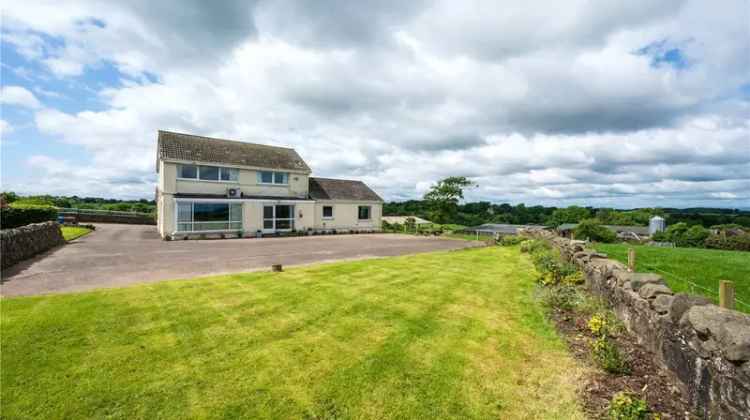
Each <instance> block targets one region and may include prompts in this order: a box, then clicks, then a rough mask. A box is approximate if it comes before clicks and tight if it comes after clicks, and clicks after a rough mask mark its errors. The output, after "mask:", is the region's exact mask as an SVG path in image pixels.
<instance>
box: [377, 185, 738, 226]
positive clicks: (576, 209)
mask: <svg viewBox="0 0 750 420" xmlns="http://www.w3.org/2000/svg"><path fill="white" fill-rule="evenodd" d="M472 186H474V183H472V182H471V181H470V180H469V179H468V178H465V177H449V178H446V179H443V180H441V181H438V182H437V183H436V184H435V185H433V186H432V187H431V188H430V190H429V191H428V192H427V193H426V194H425V195H424V197H423V199H422V200H408V201H400V202H396V201H392V202H387V203H385V204H384V205H383V215H384V216H417V217H421V218H423V219H427V220H430V221H432V222H434V223H439V224H457V225H464V226H478V225H481V224H484V223H507V224H519V225H525V224H537V225H546V226H553V227H557V226H559V225H561V224H563V223H579V222H581V221H583V220H587V219H597V220H598V221H599V223H601V224H605V225H626V226H633V225H635V226H646V225H648V222H649V220H650V219H651V218H652V217H653V216H656V215H659V216H662V217H664V218H665V220H666V222H667V224H668V225H670V224H677V223H685V224H686V225H687V226H694V225H700V226H704V227H706V228H708V227H711V226H715V225H729V224H736V225H740V226H744V227H750V211H742V210H737V209H718V208H717V209H714V208H689V209H676V208H639V209H632V210H619V209H614V208H597V207H581V206H569V207H545V206H538V205H537V206H526V205H524V204H523V203H522V204H517V205H512V204H508V203H503V204H496V203H491V202H489V201H479V202H469V203H461V202H460V201H461V200H462V199H463V197H464V196H463V190H464V189H465V188H469V187H472Z"/></svg>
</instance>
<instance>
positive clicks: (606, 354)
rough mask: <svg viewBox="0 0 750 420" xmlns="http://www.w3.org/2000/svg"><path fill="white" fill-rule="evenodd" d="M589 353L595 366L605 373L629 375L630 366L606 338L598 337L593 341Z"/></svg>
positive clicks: (613, 344)
mask: <svg viewBox="0 0 750 420" xmlns="http://www.w3.org/2000/svg"><path fill="white" fill-rule="evenodd" d="M591 351H592V352H593V355H594V360H595V361H596V364H597V365H599V367H600V368H602V369H603V370H604V371H605V372H609V373H616V374H628V373H630V366H628V363H627V361H626V360H625V359H624V358H623V357H622V355H621V354H620V350H618V349H617V346H615V343H613V342H612V341H611V340H610V339H608V338H607V337H599V338H597V339H596V340H595V341H594V344H593V346H592V349H591Z"/></svg>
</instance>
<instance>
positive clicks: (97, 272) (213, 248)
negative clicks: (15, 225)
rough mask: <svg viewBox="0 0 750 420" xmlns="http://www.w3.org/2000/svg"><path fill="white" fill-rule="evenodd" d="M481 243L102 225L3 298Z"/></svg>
mask: <svg viewBox="0 0 750 420" xmlns="http://www.w3.org/2000/svg"><path fill="white" fill-rule="evenodd" d="M477 245H479V243H478V242H469V241H461V240H451V239H440V238H426V237H416V236H409V235H395V234H366V235H335V236H309V237H295V238H265V239H223V240H190V241H172V242H167V241H162V240H161V239H160V238H159V236H158V234H157V232H156V228H155V227H154V226H138V225H116V224H100V225H96V230H95V231H94V232H92V233H90V234H88V235H86V236H84V237H83V238H80V239H77V240H75V241H73V242H70V243H68V244H67V245H64V246H62V247H59V248H56V249H53V250H51V251H48V252H46V253H44V254H41V255H39V256H37V257H35V258H32V259H31V260H27V261H24V262H22V263H20V264H18V265H16V266H14V267H11V268H9V269H7V270H5V271H3V273H2V281H3V284H2V290H1V293H2V295H3V296H19V295H37V294H45V293H57V292H72V291H81V290H88V289H95V288H102V287H119V286H124V285H128V284H135V283H149V282H156V281H160V280H167V279H178V278H190V277H195V276H203V275H209V274H221V273H237V272H243V271H254V270H265V269H269V268H270V266H271V264H277V263H280V264H283V265H285V266H288V265H299V264H309V263H314V262H322V261H334V260H344V259H361V258H372V257H385V256H395V255H404V254H414V253H419V252H426V251H440V250H451V249H460V248H468V247H472V246H477Z"/></svg>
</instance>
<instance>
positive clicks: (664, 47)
mask: <svg viewBox="0 0 750 420" xmlns="http://www.w3.org/2000/svg"><path fill="white" fill-rule="evenodd" d="M634 54H636V55H644V56H647V57H650V58H651V66H652V67H663V66H665V65H668V66H671V67H672V68H674V69H676V70H683V69H686V68H688V67H689V64H690V63H689V62H688V60H687V57H685V54H684V53H683V50H682V49H681V48H680V47H678V46H676V45H674V44H673V43H671V42H670V41H669V40H667V39H663V40H661V41H654V42H652V43H650V44H648V45H646V46H645V47H643V48H640V49H638V50H636V51H635V52H634Z"/></svg>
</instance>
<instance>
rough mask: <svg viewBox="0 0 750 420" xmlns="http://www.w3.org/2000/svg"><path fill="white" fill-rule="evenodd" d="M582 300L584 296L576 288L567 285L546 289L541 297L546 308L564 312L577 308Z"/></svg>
mask: <svg viewBox="0 0 750 420" xmlns="http://www.w3.org/2000/svg"><path fill="white" fill-rule="evenodd" d="M584 299H585V298H584V295H582V294H581V292H580V291H579V290H578V289H577V288H576V287H574V286H567V285H558V286H553V287H547V288H545V289H544V290H543V291H542V296H541V300H542V303H543V304H544V305H545V306H547V307H548V308H554V309H562V310H566V311H570V310H573V309H575V308H577V307H578V306H579V305H580V304H581V303H582V302H583V301H584Z"/></svg>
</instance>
